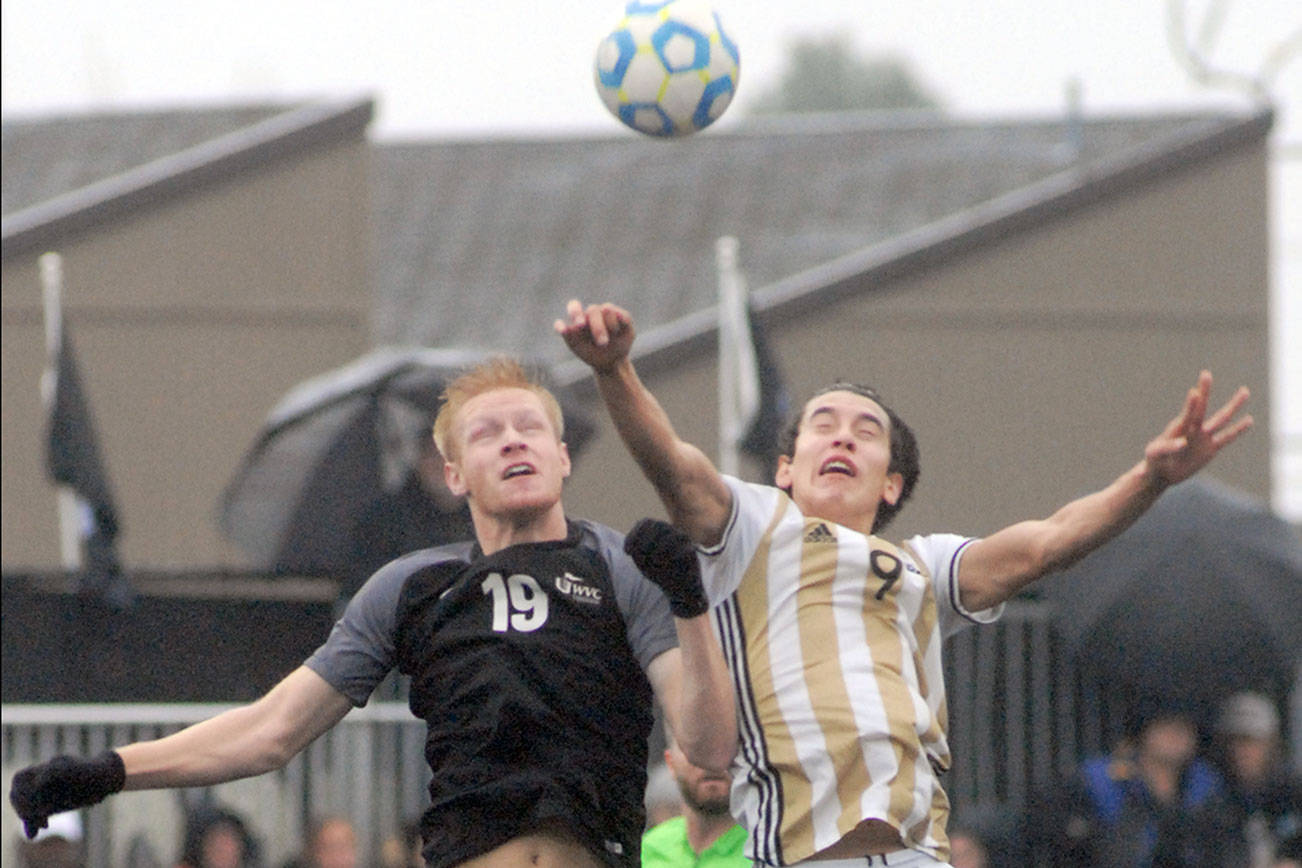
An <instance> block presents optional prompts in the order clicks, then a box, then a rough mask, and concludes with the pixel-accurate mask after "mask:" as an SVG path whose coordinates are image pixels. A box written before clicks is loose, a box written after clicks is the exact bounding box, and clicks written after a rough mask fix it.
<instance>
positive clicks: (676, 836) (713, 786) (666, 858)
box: [642, 736, 751, 868]
mask: <svg viewBox="0 0 1302 868" xmlns="http://www.w3.org/2000/svg"><path fill="white" fill-rule="evenodd" d="M665 766H666V767H667V768H668V769H669V771H670V773H671V774H672V775H673V778H674V780H675V781H676V782H677V784H678V791H679V793H680V795H681V800H682V813H681V814H680V815H678V816H676V817H671V818H669V819H668V820H665V821H664V822H663V823H660V824H659V825H656V826H653V827H652V828H651V829H649V830H648V831H647V833H646V834H645V835H643V836H642V868H749V866H750V864H751V863H750V861H749V860H748V859H747V858H746V857H745V855H744V854H743V853H742V850H743V848H744V847H745V844H746V830H745V829H744V828H742V827H741V826H739V825H738V824H737V822H736V821H735V820H734V819H733V818H732V814H731V813H729V811H728V794H729V791H730V790H731V787H732V777H731V775H730V773H729V772H728V771H726V770H723V771H717V772H711V771H706V770H705V769H702V768H700V767H698V766H694V765H692V764H691V763H690V762H688V761H687V757H686V756H685V755H684V754H683V752H682V750H681V749H680V748H679V747H678V745H677V744H675V743H674V741H673V738H672V736H671V737H670V738H669V746H668V747H667V748H666V749H665ZM648 815H649V812H648Z"/></svg>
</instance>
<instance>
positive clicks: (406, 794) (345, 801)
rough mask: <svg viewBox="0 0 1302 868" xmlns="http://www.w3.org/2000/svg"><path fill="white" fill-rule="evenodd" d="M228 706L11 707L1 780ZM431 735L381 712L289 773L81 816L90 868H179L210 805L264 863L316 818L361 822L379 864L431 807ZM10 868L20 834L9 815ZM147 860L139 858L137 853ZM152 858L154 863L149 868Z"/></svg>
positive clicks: (375, 710)
mask: <svg viewBox="0 0 1302 868" xmlns="http://www.w3.org/2000/svg"><path fill="white" fill-rule="evenodd" d="M231 707H233V706H230V705H212V704H180V705H115V704H89V705H5V706H4V707H3V709H2V711H0V717H2V718H3V730H4V741H3V779H4V789H5V792H8V790H9V785H10V781H11V779H12V777H13V774H14V772H16V771H17V770H18V769H20V768H22V767H24V766H26V765H29V764H31V763H34V762H39V761H41V760H44V759H48V758H50V757H52V756H55V755H57V754H61V753H71V754H77V755H82V756H87V755H92V754H96V753H99V752H100V751H103V750H105V749H107V748H109V747H112V746H117V745H123V744H129V743H132V742H136V741H142V740H149V739H155V738H161V737H163V736H165V735H169V734H170V733H173V732H176V731H177V730H179V729H181V728H183V727H185V726H187V725H189V724H191V723H196V722H198V721H200V720H205V719H207V718H209V717H212V716H213V715H215V714H219V713H220V712H222V711H225V710H226V709H228V708H231ZM424 745H425V725H424V723H423V722H421V721H419V720H417V719H415V718H414V717H412V714H411V712H410V711H409V710H408V708H407V706H406V704H405V703H402V702H394V701H385V702H373V703H371V704H370V705H368V706H367V707H365V708H359V709H355V710H353V711H352V712H350V713H349V714H348V715H347V716H346V717H345V718H344V719H343V721H342V722H341V723H340V724H339V725H338V726H336V727H334V728H333V729H332V730H330V731H329V732H327V733H326V734H325V735H323V736H321V738H319V739H317V740H316V741H315V742H313V743H312V744H311V745H310V746H309V747H308V748H307V749H306V750H304V751H303V752H302V753H301V754H299V755H298V756H297V757H295V758H294V759H293V760H291V761H290V762H289V764H287V765H286V766H285V767H284V768H283V769H280V770H278V771H275V772H272V773H270V774H266V775H262V776H260V777H257V778H252V779H249V780H246V781H235V782H232V783H229V784H221V785H217V786H214V787H206V788H202V789H195V790H187V791H171V792H166V791H163V792H157V791H156V792H152V793H145V792H140V793H122V794H119V795H117V796H115V797H113V798H111V799H108V800H106V801H105V802H103V803H102V804H100V805H98V806H96V807H94V808H91V809H89V810H87V811H84V812H83V819H84V826H85V840H86V851H87V857H88V861H87V868H107V866H118V865H129V864H131V863H132V862H133V861H135V862H138V863H148V862H150V861H154V860H156V864H161V865H171V864H173V863H174V862H175V859H176V856H177V855H178V854H179V852H180V847H181V842H182V835H183V834H184V826H185V815H186V809H187V807H192V806H195V805H197V804H202V803H206V802H215V803H219V804H222V805H225V806H228V807H230V808H232V809H233V810H235V811H236V812H237V813H239V814H240V815H241V816H242V817H243V818H244V819H245V820H246V821H247V822H248V824H249V826H250V829H251V831H252V832H253V833H254V835H255V837H256V838H258V839H259V840H260V842H261V844H262V856H263V859H262V861H263V864H264V865H268V866H271V865H279V864H282V863H283V862H284V861H285V860H286V859H288V858H290V857H291V856H293V855H294V854H296V853H297V852H298V851H299V848H300V846H301V842H302V837H303V830H304V828H305V827H306V825H307V823H308V822H309V821H310V819H311V818H312V817H313V816H318V815H324V814H334V813H339V814H344V815H346V816H348V817H349V818H350V819H352V821H353V822H354V824H355V826H356V828H357V833H358V840H359V842H360V843H361V849H362V853H363V857H364V860H365V861H366V862H370V863H372V864H374V863H377V862H378V856H379V853H380V848H381V847H382V845H383V842H384V841H385V840H386V839H388V838H390V837H394V836H396V835H397V834H398V832H399V830H400V829H401V825H402V823H403V822H404V821H406V820H409V819H412V818H414V817H416V816H417V815H419V813H420V811H421V810H423V807H424V805H425V803H426V802H427V801H428V796H427V794H426V787H427V785H428V782H429V772H428V768H427V766H426V765H425V760H424ZM0 826H2V827H3V839H4V847H5V854H4V855H5V858H4V863H5V864H10V861H9V860H10V858H11V856H12V853H13V850H12V848H13V847H14V846H15V842H16V841H17V839H18V836H19V834H20V830H19V825H18V822H17V819H16V817H15V816H14V814H13V812H12V811H11V810H9V809H7V808H6V810H5V811H3V821H2V822H0ZM142 853H143V854H149V856H148V857H147V856H142V855H141V854H142ZM150 857H152V858H150Z"/></svg>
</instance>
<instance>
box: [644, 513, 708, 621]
mask: <svg viewBox="0 0 1302 868" xmlns="http://www.w3.org/2000/svg"><path fill="white" fill-rule="evenodd" d="M624 551H626V552H628V554H629V556H630V557H632V558H633V563H635V564H637V568H638V569H639V570H641V571H642V573H643V575H645V576H646V577H647V578H648V579H650V580H651V581H653V582H655V583H656V584H657V585H659V586H660V589H661V590H662V591H664V592H665V596H666V597H668V598H669V611H671V612H673V613H674V617H676V618H695V617H696V616H697V615H704V614H705V613H706V612H708V611H709V609H710V603H709V601H708V600H707V599H706V598H705V589H704V588H703V587H701V566H700V564H698V563H697V562H696V549H695V547H693V546H692V541H691V539H689V538H688V536H687V534H685V533H683V532H682V531H680V530H678V529H676V528H675V527H674V526H673V525H670V524H667V523H666V522H663V521H657V520H656V519H653V518H644V519H642V520H641V521H639V522H638V523H637V524H635V525H633V529H632V530H631V531H629V533H628V536H626V537H624Z"/></svg>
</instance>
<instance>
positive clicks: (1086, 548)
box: [1036, 461, 1166, 578]
mask: <svg viewBox="0 0 1302 868" xmlns="http://www.w3.org/2000/svg"><path fill="white" fill-rule="evenodd" d="M1165 490H1166V484H1165V483H1164V482H1162V481H1161V480H1159V479H1157V478H1155V477H1154V476H1153V475H1152V474H1151V473H1150V472H1149V471H1148V468H1147V465H1146V464H1145V463H1144V462H1142V461H1141V462H1140V463H1139V464H1136V465H1135V466H1134V467H1132V468H1130V470H1128V471H1126V472H1125V473H1123V474H1122V475H1121V476H1119V477H1117V479H1116V480H1115V481H1113V482H1112V484H1111V485H1109V486H1107V487H1106V488H1104V489H1102V490H1100V491H1096V492H1094V493H1093V494H1088V495H1086V496H1084V497H1082V498H1079V499H1077V500H1073V501H1072V502H1071V503H1068V504H1067V505H1066V506H1064V507H1062V508H1061V509H1059V510H1058V511H1057V512H1055V513H1054V514H1053V515H1052V516H1050V517H1049V519H1048V525H1049V527H1050V533H1049V534H1048V535H1047V542H1046V545H1045V547H1044V550H1043V551H1042V552H1041V554H1040V558H1039V561H1040V562H1039V563H1038V564H1037V572H1038V575H1037V576H1036V578H1038V577H1039V576H1042V575H1045V574H1046V573H1050V572H1054V571H1056V570H1061V569H1065V568H1066V567H1069V566H1071V565H1072V564H1074V563H1075V562H1076V561H1078V560H1080V559H1081V558H1083V557H1084V556H1085V555H1087V554H1089V553H1090V552H1092V551H1093V550H1094V549H1096V548H1098V547H1099V546H1101V545H1103V544H1104V543H1106V542H1107V541H1108V540H1110V539H1112V538H1113V537H1115V536H1116V535H1117V534H1119V533H1121V532H1122V531H1123V530H1125V529H1126V528H1128V527H1130V525H1132V524H1134V522H1135V520H1136V519H1138V518H1139V517H1140V516H1141V515H1143V514H1144V512H1145V511H1147V509H1148V508H1149V507H1150V506H1152V505H1153V503H1154V502H1155V501H1156V500H1157V498H1158V497H1160V496H1161V494H1162V492H1163V491H1165Z"/></svg>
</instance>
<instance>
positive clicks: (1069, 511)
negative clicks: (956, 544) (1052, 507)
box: [959, 461, 1166, 610]
mask: <svg viewBox="0 0 1302 868" xmlns="http://www.w3.org/2000/svg"><path fill="white" fill-rule="evenodd" d="M1165 490H1166V483H1165V482H1163V481H1162V480H1160V479H1159V478H1157V477H1156V476H1154V475H1153V474H1152V473H1151V471H1150V470H1149V468H1148V465H1147V463H1146V462H1143V461H1141V462H1140V463H1138V464H1136V465H1135V466H1134V467H1132V468H1130V469H1129V470H1128V471H1126V472H1125V473H1123V474H1122V475H1121V476H1119V477H1117V479H1116V480H1114V481H1113V482H1112V483H1111V484H1110V485H1108V486H1107V487H1106V488H1103V489H1101V490H1099V491H1096V492H1094V493H1093V494H1087V495H1085V496H1084V497H1081V498H1078V499H1076V500H1073V501H1071V502H1070V503H1068V504H1067V505H1066V506H1063V507H1062V508H1061V509H1059V510H1058V511H1057V512H1055V513H1054V514H1053V515H1051V516H1049V517H1048V518H1046V519H1042V520H1039V521H1026V522H1021V523H1020V524H1015V525H1013V526H1011V527H1008V528H1005V529H1004V530H1001V531H999V532H998V533H996V534H993V535H991V536H989V537H987V538H986V539H984V540H981V541H980V542H978V543H977V544H976V545H974V546H973V551H972V552H971V553H970V555H971V559H970V562H969V555H965V556H964V558H963V561H962V566H961V568H960V569H961V570H962V572H961V573H960V578H959V587H960V589H961V591H962V601H963V605H964V606H965V607H967V608H969V609H972V610H979V609H984V608H988V607H990V606H993V605H997V604H998V603H1001V602H1003V601H1004V600H1007V599H1009V598H1010V597H1012V596H1014V595H1015V594H1017V593H1018V592H1019V591H1020V590H1022V589H1023V588H1024V587H1026V586H1027V585H1029V584H1031V583H1032V582H1035V581H1036V580H1038V579H1040V578H1042V577H1043V576H1046V575H1048V574H1049V573H1053V572H1057V571H1059V570H1063V569H1066V568H1067V567H1069V566H1071V565H1072V564H1074V563H1076V562H1077V561H1079V560H1080V559H1081V558H1083V557H1085V556H1086V555H1087V554H1089V553H1090V552H1092V551H1094V550H1095V549H1096V548H1098V547H1099V546H1101V545H1103V544H1104V543H1106V542H1107V541H1108V540H1110V539H1112V538H1113V537H1115V536H1116V535H1117V534H1119V533H1121V532H1122V531H1123V530H1125V529H1126V528H1127V527H1129V526H1130V525H1131V524H1133V523H1134V522H1135V520H1136V519H1138V518H1139V517H1140V516H1141V515H1143V514H1144V512H1145V511H1146V510H1147V509H1148V508H1149V507H1150V506H1152V505H1153V503H1154V501H1156V500H1157V498H1158V497H1160V496H1161V494H1162V492H1163V491H1165Z"/></svg>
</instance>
